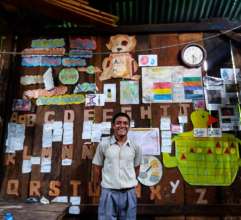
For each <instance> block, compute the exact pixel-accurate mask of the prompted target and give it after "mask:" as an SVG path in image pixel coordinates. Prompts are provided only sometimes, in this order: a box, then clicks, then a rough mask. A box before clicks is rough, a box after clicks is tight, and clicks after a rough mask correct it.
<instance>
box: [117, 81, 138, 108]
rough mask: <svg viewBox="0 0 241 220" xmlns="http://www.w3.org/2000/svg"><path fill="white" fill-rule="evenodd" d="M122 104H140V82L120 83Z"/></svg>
mask: <svg viewBox="0 0 241 220" xmlns="http://www.w3.org/2000/svg"><path fill="white" fill-rule="evenodd" d="M120 104H121V105H125V104H139V82H138V81H121V82H120Z"/></svg>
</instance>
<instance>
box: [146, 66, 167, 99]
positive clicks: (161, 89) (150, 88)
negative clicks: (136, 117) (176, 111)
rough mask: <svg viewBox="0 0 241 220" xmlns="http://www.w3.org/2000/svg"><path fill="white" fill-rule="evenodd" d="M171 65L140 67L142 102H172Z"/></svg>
mask: <svg viewBox="0 0 241 220" xmlns="http://www.w3.org/2000/svg"><path fill="white" fill-rule="evenodd" d="M171 70H172V67H143V68H142V102H143V103H161V102H172V89H171V88H172V75H171Z"/></svg>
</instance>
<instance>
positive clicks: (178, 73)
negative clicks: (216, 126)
mask: <svg viewBox="0 0 241 220" xmlns="http://www.w3.org/2000/svg"><path fill="white" fill-rule="evenodd" d="M142 95H143V98H142V101H143V103H164V102H173V103H180V102H191V101H194V100H196V99H203V97H204V95H203V86H202V77H201V68H194V69H188V68H185V67H183V66H162V67H160V66H159V67H143V68H142Z"/></svg>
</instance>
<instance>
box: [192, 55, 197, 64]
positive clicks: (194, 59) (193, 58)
mask: <svg viewBox="0 0 241 220" xmlns="http://www.w3.org/2000/svg"><path fill="white" fill-rule="evenodd" d="M195 62H196V57H195V55H192V63H195Z"/></svg>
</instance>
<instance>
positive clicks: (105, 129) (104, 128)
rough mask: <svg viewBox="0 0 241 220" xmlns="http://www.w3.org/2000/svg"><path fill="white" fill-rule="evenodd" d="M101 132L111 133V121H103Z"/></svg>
mask: <svg viewBox="0 0 241 220" xmlns="http://www.w3.org/2000/svg"><path fill="white" fill-rule="evenodd" d="M101 127H102V128H101V133H102V134H110V129H111V122H108V121H104V122H102V123H101Z"/></svg>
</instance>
